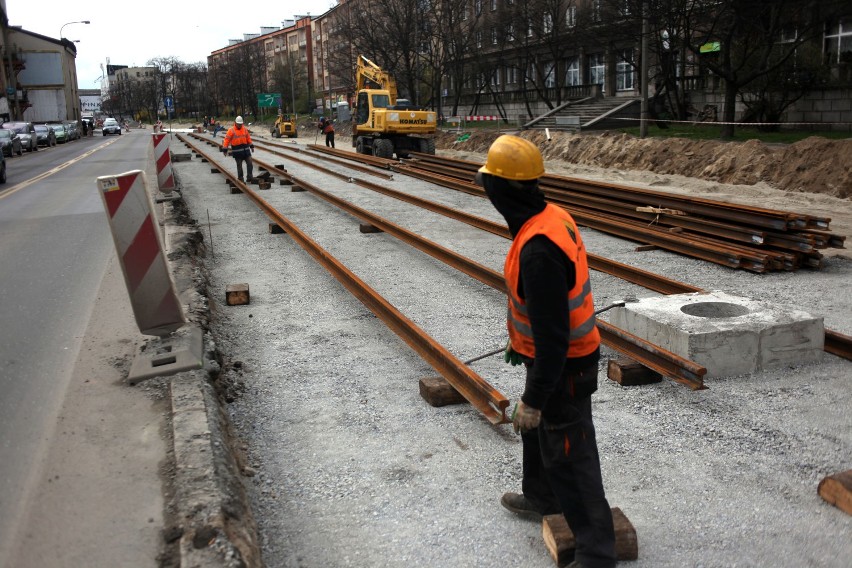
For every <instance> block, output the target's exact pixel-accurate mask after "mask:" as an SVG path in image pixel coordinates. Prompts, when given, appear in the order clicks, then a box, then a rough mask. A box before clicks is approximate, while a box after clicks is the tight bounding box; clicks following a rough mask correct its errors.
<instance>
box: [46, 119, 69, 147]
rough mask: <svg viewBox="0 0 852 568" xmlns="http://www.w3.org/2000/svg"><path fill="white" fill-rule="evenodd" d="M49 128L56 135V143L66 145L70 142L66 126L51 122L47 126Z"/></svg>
mask: <svg viewBox="0 0 852 568" xmlns="http://www.w3.org/2000/svg"><path fill="white" fill-rule="evenodd" d="M47 127H48V128H50V129H51V130H53V134H54V135H56V141H57V142H58V143H59V144H65V143H66V142H68V130H67V129H66V128H65V125H64V124H58V123H56V122H51V123H50V124H48V125H47Z"/></svg>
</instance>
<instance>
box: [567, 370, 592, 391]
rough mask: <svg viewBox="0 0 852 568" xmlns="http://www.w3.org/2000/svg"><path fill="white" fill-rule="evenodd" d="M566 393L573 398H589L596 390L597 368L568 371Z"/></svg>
mask: <svg viewBox="0 0 852 568" xmlns="http://www.w3.org/2000/svg"><path fill="white" fill-rule="evenodd" d="M567 375H568V377H567V379H568V392H569V393H570V394H571V396H573V397H574V398H583V397H586V396H591V395H592V393H593V392H595V391H596V390H598V366H597V365H594V366H592V367H589V368H586V369H583V370H581V371H576V372H575V371H574V370H571V371H568V373H567Z"/></svg>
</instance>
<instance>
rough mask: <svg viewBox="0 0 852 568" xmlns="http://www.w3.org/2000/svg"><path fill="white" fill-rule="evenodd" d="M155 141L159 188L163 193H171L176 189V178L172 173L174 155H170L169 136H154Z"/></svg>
mask: <svg viewBox="0 0 852 568" xmlns="http://www.w3.org/2000/svg"><path fill="white" fill-rule="evenodd" d="M151 136H152V140H153V141H154V161H155V162H156V163H157V187H158V188H159V189H160V191H162V192H163V193H171V192H172V190H173V189H174V188H175V176H174V174H173V173H172V155H171V154H170V153H169V135H168V134H166V133H162V134H157V133H155V134H152V135H151Z"/></svg>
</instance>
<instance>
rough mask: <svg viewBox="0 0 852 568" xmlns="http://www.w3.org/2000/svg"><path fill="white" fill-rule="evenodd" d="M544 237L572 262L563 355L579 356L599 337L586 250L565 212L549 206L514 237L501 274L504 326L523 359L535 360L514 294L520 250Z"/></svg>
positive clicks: (520, 305)
mask: <svg viewBox="0 0 852 568" xmlns="http://www.w3.org/2000/svg"><path fill="white" fill-rule="evenodd" d="M537 235H544V236H546V237H547V238H548V239H549V240H550V241H552V242H553V243H554V244H555V245H557V246H558V247H559V248H560V249H561V250H562V252H563V253H564V254H565V256H567V257H568V259H569V260H571V261H572V262H573V263H574V267H575V272H576V281H575V283H574V287H573V288H572V289H571V290H569V291H568V309H569V310H570V313H569V320H570V321H569V325H570V328H571V337H570V341H569V344H568V353H567V354H566V356H570V357H582V356H584V355H588V354H590V353H593V352H594V351H595V350H596V349H597V348H598V347H599V346H600V334H599V333H598V329H597V327H596V325H595V315H594V300H593V298H592V286H591V283H590V281H589V267H588V261H587V259H586V249H585V246H584V245H583V240H582V238H581V237H580V233H579V231H578V230H577V225H576V223H575V222H574V219H573V218H572V217H571V215H569V214H568V212H567V211H565V210H563V209H561V208H559V207H556V206H555V205H550V204H548V205H547V206H546V207H545V209H544V211H542V212H541V213H539V214H538V215H536V216H535V217H532V218H531V219H529V220H528V221H527V222H526V223H525V224H524V226H523V227H521V230H520V231H519V232H518V234H517V235H516V236H515V239H514V241H513V242H512V246H511V248H510V249H509V253H508V254H507V255H506V263H505V266H504V275H505V277H506V285H507V287H508V289H509V302H508V316H507V319H506V325H507V327H508V329H509V338H510V339H511V341H512V348H513V349H514V350H515V351H517V352H518V353H520V354H521V355H524V356H526V357H530V358H535V343H534V341H533V335H532V329H531V328H530V320H529V313H528V312H527V306H526V302H525V301H524V300H522V299H521V298H520V297H519V296H518V293H517V290H518V283H519V281H520V263H521V258H520V257H521V250H522V249H523V248H524V245H525V244H526V243H527V242H528V241H529V240H530V239H531V238H533V237H535V236H537Z"/></svg>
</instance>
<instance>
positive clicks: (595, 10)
mask: <svg viewBox="0 0 852 568" xmlns="http://www.w3.org/2000/svg"><path fill="white" fill-rule="evenodd" d="M602 11H603V10H602V8H601V0H592V21H593V22H600V21H601V20H602V19H603V17H602Z"/></svg>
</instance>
